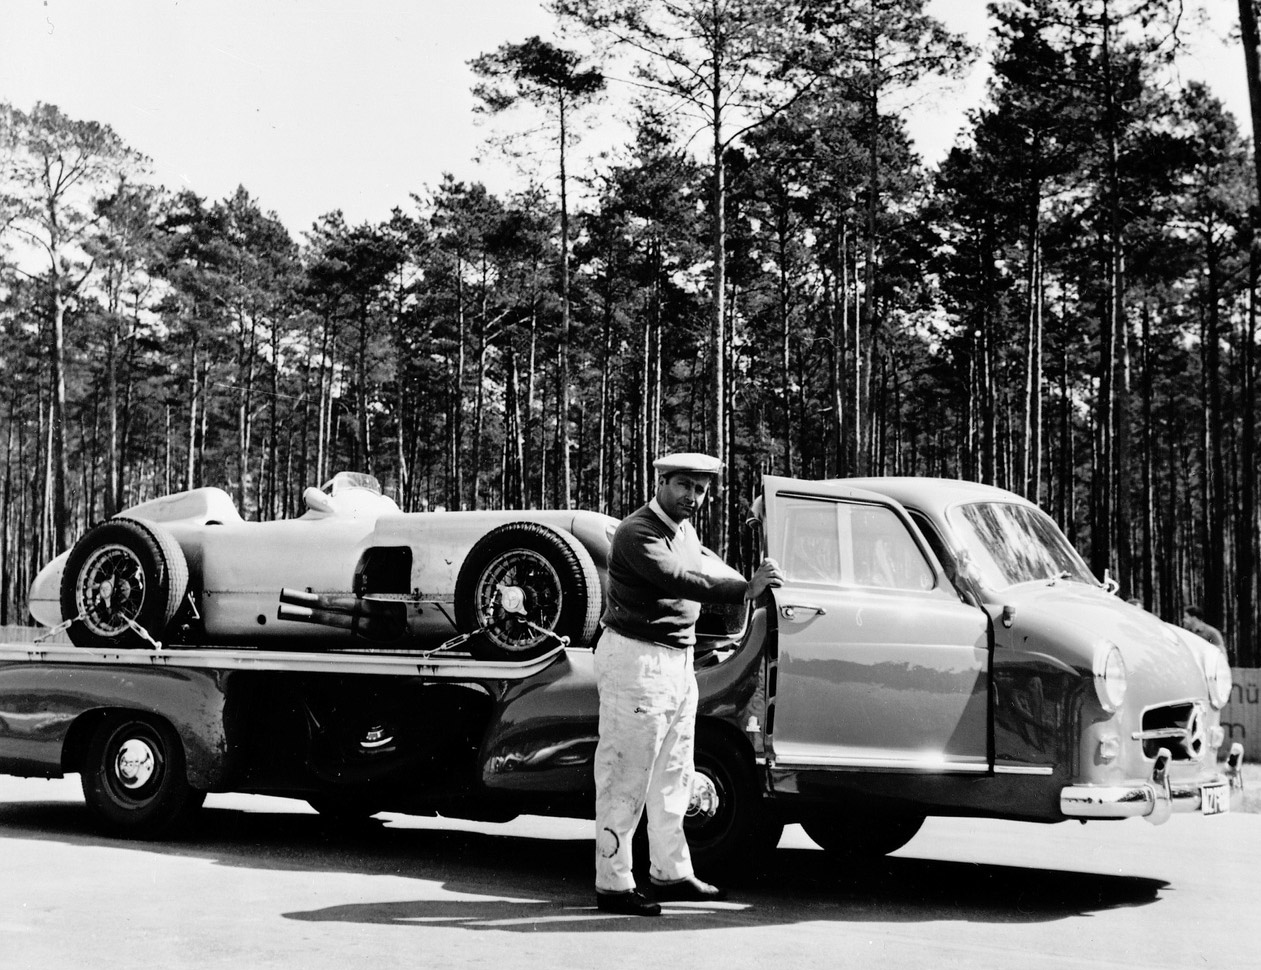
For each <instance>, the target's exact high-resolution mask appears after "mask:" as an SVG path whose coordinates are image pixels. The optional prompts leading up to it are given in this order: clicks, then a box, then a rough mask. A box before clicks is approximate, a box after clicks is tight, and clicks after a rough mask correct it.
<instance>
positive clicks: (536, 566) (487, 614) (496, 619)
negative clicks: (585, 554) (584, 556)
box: [475, 549, 564, 651]
mask: <svg viewBox="0 0 1261 970" xmlns="http://www.w3.org/2000/svg"><path fill="white" fill-rule="evenodd" d="M475 595H476V603H477V614H478V620H479V625H480V626H481V628H482V631H483V632H484V633H485V634H486V636H487V637H489V639H490V640H491V642H493V643H494V644H495V645H496V646H498V647H499V648H500V649H503V650H510V651H522V650H530V649H533V648H534V647H536V646H538V645H539V644H540V643H542V642H543V641H544V640H545V639H548V637H547V634H546V633H544V632H543V631H546V630H555V629H556V624H557V623H558V622H559V621H560V614H561V606H562V604H563V601H564V595H563V593H562V592H561V582H560V577H559V576H558V575H557V574H556V570H555V569H553V568H552V566H551V564H550V563H549V562H548V561H547V560H546V559H545V558H544V557H543V556H541V555H539V554H538V553H536V552H533V551H531V550H528V549H518V550H515V551H513V552H512V553H511V554H509V555H505V556H501V557H499V558H498V559H495V560H494V561H493V562H491V563H490V565H489V566H487V567H486V569H485V570H484V571H483V572H482V575H481V577H480V579H479V580H478V584H477V590H476V594H475ZM540 628H541V629H540Z"/></svg>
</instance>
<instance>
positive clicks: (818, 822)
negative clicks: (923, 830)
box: [801, 809, 924, 863]
mask: <svg viewBox="0 0 1261 970" xmlns="http://www.w3.org/2000/svg"><path fill="white" fill-rule="evenodd" d="M923 824H924V816H923V815H908V814H898V813H889V814H883V813H882V814H880V815H876V814H874V813H870V812H850V811H844V810H839V809H838V810H836V811H831V812H828V813H827V814H826V815H824V814H820V815H816V816H814V817H812V818H808V819H804V820H803V821H802V823H801V827H802V828H803V829H805V831H806V835H808V836H810V838H811V839H812V840H813V841H814V842H815V844H816V845H818V846H819V848H821V849H823V850H824V851H825V852H827V853H828V855H831V856H835V857H836V858H838V859H841V860H843V861H846V862H851V863H853V862H871V861H873V860H876V859H880V858H883V857H884V856H886V855H888V854H889V853H890V852H896V851H897V850H898V849H900V848H902V846H904V845H906V843H908V842H910V841H911V839H913V838H914V837H915V833H916V832H918V831H919V830H920V826H922V825H923Z"/></svg>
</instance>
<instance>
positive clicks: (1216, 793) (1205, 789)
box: [1200, 785, 1230, 815]
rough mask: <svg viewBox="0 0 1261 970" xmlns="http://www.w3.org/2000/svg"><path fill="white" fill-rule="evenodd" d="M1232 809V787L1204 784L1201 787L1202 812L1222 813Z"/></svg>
mask: <svg viewBox="0 0 1261 970" xmlns="http://www.w3.org/2000/svg"><path fill="white" fill-rule="evenodd" d="M1229 811H1230V789H1229V788H1228V787H1227V786H1226V785H1203V786H1201V788H1200V812H1201V814H1204V815H1220V814H1221V813H1222V812H1229Z"/></svg>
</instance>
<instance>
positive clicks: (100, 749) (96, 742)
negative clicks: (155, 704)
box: [82, 713, 206, 839]
mask: <svg viewBox="0 0 1261 970" xmlns="http://www.w3.org/2000/svg"><path fill="white" fill-rule="evenodd" d="M82 782H83V797H84V800H85V801H86V802H87V804H88V808H90V809H91V810H92V812H93V814H95V815H96V817H97V819H98V820H99V821H100V822H101V823H102V825H103V826H104V827H105V828H106V829H107V830H108V831H110V832H112V833H113V834H115V835H122V836H125V837H128V838H138V839H153V838H159V837H161V836H163V835H166V834H167V833H168V832H170V831H171V830H172V829H174V828H175V827H176V826H177V825H178V824H179V823H181V822H183V821H185V820H186V819H187V817H188V816H190V815H191V814H192V813H193V812H195V811H196V810H197V809H198V808H200V807H201V803H202V802H203V801H204V800H205V797H206V793H205V792H201V791H196V790H195V789H193V788H192V786H190V785H189V784H188V778H187V776H186V775H185V771H184V746H183V744H182V743H181V742H180V739H179V736H178V735H177V734H176V733H175V730H174V729H173V728H172V727H171V726H170V725H169V724H167V723H166V722H165V721H162V720H160V719H158V718H154V717H150V716H148V715H143V714H130V713H116V714H110V715H108V716H107V717H106V718H105V719H104V720H103V721H102V722H101V723H100V725H99V726H98V727H97V729H96V732H95V733H94V734H93V735H92V740H91V741H90V742H89V744H88V749H87V755H86V758H85V760H84V764H83V777H82Z"/></svg>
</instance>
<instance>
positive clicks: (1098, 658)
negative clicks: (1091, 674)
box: [1095, 643, 1126, 714]
mask: <svg viewBox="0 0 1261 970" xmlns="http://www.w3.org/2000/svg"><path fill="white" fill-rule="evenodd" d="M1125 688H1126V682H1125V660H1123V659H1122V657H1121V650H1120V648H1119V647H1117V646H1116V644H1113V643H1103V644H1100V645H1099V649H1098V650H1096V651H1095V693H1096V694H1098V695H1099V703H1100V705H1101V706H1102V707H1103V709H1104V710H1105V711H1107V712H1108V713H1109V714H1111V713H1112V712H1113V711H1115V710H1116V709H1117V708H1119V707H1120V706H1121V702H1122V701H1124V700H1125Z"/></svg>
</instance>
